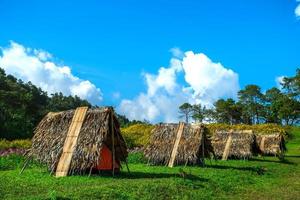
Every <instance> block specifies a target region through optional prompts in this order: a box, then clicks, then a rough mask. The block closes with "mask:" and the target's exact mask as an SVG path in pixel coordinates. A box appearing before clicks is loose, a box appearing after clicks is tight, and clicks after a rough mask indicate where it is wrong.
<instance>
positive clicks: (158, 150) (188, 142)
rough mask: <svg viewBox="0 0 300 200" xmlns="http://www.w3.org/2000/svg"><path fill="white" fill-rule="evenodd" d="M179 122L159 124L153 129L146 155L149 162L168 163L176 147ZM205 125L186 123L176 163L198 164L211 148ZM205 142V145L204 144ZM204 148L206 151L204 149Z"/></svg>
mask: <svg viewBox="0 0 300 200" xmlns="http://www.w3.org/2000/svg"><path fill="white" fill-rule="evenodd" d="M178 127H179V124H158V125H156V126H155V128H154V129H153V130H152V135H151V138H150V142H149V145H148V146H147V147H146V149H145V152H144V154H145V157H146V158H147V159H148V161H149V163H152V164H163V165H167V164H168V162H169V160H170V157H171V153H172V150H173V147H174V143H175V139H176V136H177V131H178ZM204 129H205V128H204V126H201V125H190V124H185V126H184V129H183V133H182V137H181V139H180V142H179V146H178V151H177V156H176V159H175V165H176V164H198V163H199V162H200V159H201V157H202V154H204V156H208V155H209V152H210V150H211V146H209V141H208V140H207V138H206V135H205V130H204ZM202 144H204V146H202ZM202 147H203V148H202ZM202 149H204V151H202Z"/></svg>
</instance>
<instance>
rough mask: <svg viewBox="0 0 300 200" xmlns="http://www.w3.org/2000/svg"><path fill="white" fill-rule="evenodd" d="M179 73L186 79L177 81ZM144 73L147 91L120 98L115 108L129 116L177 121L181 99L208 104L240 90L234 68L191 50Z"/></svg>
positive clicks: (132, 117)
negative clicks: (127, 97) (156, 69)
mask: <svg viewBox="0 0 300 200" xmlns="http://www.w3.org/2000/svg"><path fill="white" fill-rule="evenodd" d="M178 51H179V50H178ZM174 56H176V57H177V55H174ZM180 75H184V80H185V83H179V82H178V80H177V79H178V77H179V76H180ZM143 76H144V78H145V82H146V85H147V92H146V93H140V94H139V95H138V96H137V97H136V98H134V99H133V100H128V99H125V100H123V101H122V102H121V104H120V106H119V108H118V110H119V112H121V113H122V114H125V115H126V116H127V117H128V118H129V119H138V120H144V119H146V120H149V121H151V122H159V121H164V122H176V121H178V107H179V105H181V104H182V103H184V102H189V103H192V104H193V103H202V104H203V105H207V106H211V105H212V104H213V102H215V101H216V100H217V99H218V98H221V97H233V98H235V97H236V93H237V91H238V90H239V82H238V75H237V74H236V73H235V72H233V71H232V70H230V69H226V68H225V67H223V66H222V65H221V64H220V63H214V62H212V61H211V60H210V59H209V58H208V57H207V56H206V55H204V54H194V53H193V52H192V51H189V52H186V53H184V54H183V58H182V59H179V58H172V59H171V61H170V67H167V68H166V67H161V68H160V69H159V70H158V73H157V74H148V73H145V74H143ZM185 85H188V86H187V87H186V86H185Z"/></svg>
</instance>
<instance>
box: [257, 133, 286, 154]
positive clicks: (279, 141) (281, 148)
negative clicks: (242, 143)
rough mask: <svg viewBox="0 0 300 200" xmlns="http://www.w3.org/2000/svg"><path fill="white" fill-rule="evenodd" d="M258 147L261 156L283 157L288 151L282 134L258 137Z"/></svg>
mask: <svg viewBox="0 0 300 200" xmlns="http://www.w3.org/2000/svg"><path fill="white" fill-rule="evenodd" d="M256 147H257V150H258V153H259V154H262V155H274V156H281V155H283V153H284V152H285V151H286V146H285V140H284V137H283V136H282V134H280V133H274V134H268V135H266V134H265V135H256Z"/></svg>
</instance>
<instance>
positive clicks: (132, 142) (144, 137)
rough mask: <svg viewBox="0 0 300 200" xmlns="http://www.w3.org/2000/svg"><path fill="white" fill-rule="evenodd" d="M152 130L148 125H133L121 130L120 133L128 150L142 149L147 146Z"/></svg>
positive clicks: (151, 126)
mask: <svg viewBox="0 0 300 200" xmlns="http://www.w3.org/2000/svg"><path fill="white" fill-rule="evenodd" d="M153 128H154V126H153V125H149V124H134V125H131V126H129V127H126V128H121V132H122V135H123V137H124V139H125V140H126V143H127V146H128V148H133V147H142V146H145V145H146V144H148V142H149V138H150V135H151V131H152V129H153Z"/></svg>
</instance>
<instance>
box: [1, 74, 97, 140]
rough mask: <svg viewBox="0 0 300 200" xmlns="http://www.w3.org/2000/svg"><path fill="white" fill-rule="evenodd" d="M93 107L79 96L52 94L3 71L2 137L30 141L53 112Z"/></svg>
mask: <svg viewBox="0 0 300 200" xmlns="http://www.w3.org/2000/svg"><path fill="white" fill-rule="evenodd" d="M78 106H89V107H91V104H90V103H89V102H88V101H86V100H82V99H80V98H79V97H78V96H75V97H72V96H64V95H63V94H62V93H55V94H51V95H50V97H49V96H48V94H47V92H45V91H43V90H42V89H41V88H38V87H36V86H35V85H33V84H32V83H31V82H28V83H24V82H23V81H22V80H18V79H16V78H15V77H14V76H12V75H6V74H5V71H4V70H3V69H1V68H0V138H5V139H10V140H11V139H17V138H30V137H32V134H33V129H34V127H35V126H36V125H37V124H38V122H39V121H40V120H41V119H42V117H43V116H44V115H45V114H46V113H48V112H49V111H54V112H55V111H62V110H68V109H74V108H76V107H78Z"/></svg>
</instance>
